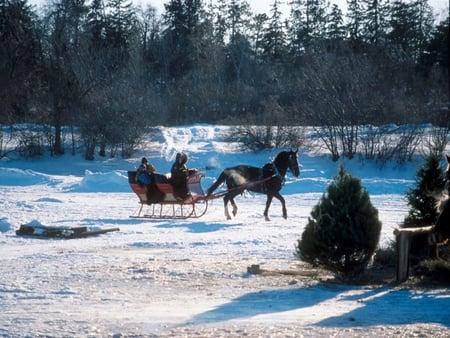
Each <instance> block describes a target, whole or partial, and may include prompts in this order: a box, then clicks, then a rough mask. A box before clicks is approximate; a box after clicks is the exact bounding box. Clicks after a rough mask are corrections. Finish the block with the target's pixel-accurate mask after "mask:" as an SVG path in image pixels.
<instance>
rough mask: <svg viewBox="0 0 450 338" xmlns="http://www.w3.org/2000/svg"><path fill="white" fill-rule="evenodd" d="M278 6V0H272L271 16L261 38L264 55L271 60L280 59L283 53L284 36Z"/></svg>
mask: <svg viewBox="0 0 450 338" xmlns="http://www.w3.org/2000/svg"><path fill="white" fill-rule="evenodd" d="M279 6H280V2H279V0H274V2H273V4H272V9H271V12H272V16H271V17H270V19H269V25H268V28H267V30H266V32H265V34H264V39H263V45H264V47H263V48H264V55H266V57H267V58H268V59H270V60H272V61H280V60H282V59H283V57H284V55H285V40H286V38H285V33H284V30H283V25H282V22H281V12H280V9H279Z"/></svg>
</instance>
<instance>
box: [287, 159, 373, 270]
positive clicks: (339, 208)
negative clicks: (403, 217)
mask: <svg viewBox="0 0 450 338" xmlns="http://www.w3.org/2000/svg"><path fill="white" fill-rule="evenodd" d="M380 232H381V222H380V221H379V219H378V210H377V209H376V208H375V207H373V206H372V204H371V202H370V198H369V193H368V192H367V190H365V189H364V188H363V187H362V186H361V181H360V179H359V178H356V177H353V176H352V175H351V174H349V173H347V172H346V171H345V170H344V167H343V166H341V167H340V170H339V173H338V175H337V176H335V177H334V179H333V181H332V182H331V183H330V185H329V186H328V188H327V194H325V195H324V196H322V199H321V200H320V202H319V203H318V204H317V205H316V206H315V207H314V208H313V210H312V211H311V217H310V218H309V219H308V224H307V225H306V228H305V230H304V232H303V234H302V238H301V240H299V241H298V243H297V247H296V252H295V255H296V257H298V258H300V259H302V260H304V261H306V262H309V263H312V264H314V265H318V266H322V267H324V268H327V269H329V270H331V271H335V272H342V273H344V274H352V273H358V272H360V271H361V270H362V269H364V268H365V267H366V266H367V264H368V263H369V261H370V259H371V257H372V256H373V254H374V252H375V249H376V247H377V245H378V240H379V237H380Z"/></svg>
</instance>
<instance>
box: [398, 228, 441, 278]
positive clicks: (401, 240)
mask: <svg viewBox="0 0 450 338" xmlns="http://www.w3.org/2000/svg"><path fill="white" fill-rule="evenodd" d="M432 228H433V227H432V226H427V227H420V228H402V229H395V230H394V235H395V237H396V242H397V282H403V281H405V280H406V279H407V278H408V270H409V249H410V247H411V239H412V238H413V237H414V236H416V235H420V234H429V233H430V232H431V229H432Z"/></svg>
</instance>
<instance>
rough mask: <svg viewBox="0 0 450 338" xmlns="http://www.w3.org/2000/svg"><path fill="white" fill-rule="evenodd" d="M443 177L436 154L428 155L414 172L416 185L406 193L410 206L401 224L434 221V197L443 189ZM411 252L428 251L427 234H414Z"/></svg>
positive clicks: (415, 225)
mask: <svg viewBox="0 0 450 338" xmlns="http://www.w3.org/2000/svg"><path fill="white" fill-rule="evenodd" d="M444 187H445V177H444V173H443V171H442V168H441V165H440V158H439V157H438V156H437V155H436V154H434V153H433V154H431V155H429V156H428V157H427V158H426V160H425V163H424V165H423V166H422V167H421V168H419V170H418V171H417V173H416V186H415V187H414V188H411V189H410V190H409V191H408V192H407V193H406V198H407V201H408V205H409V207H410V209H409V212H408V215H407V216H406V217H405V220H404V222H403V224H402V227H404V228H411V227H423V226H429V225H432V224H434V223H435V222H436V219H437V216H438V213H437V210H436V198H437V197H439V194H440V193H441V192H442V191H443V190H444ZM411 252H412V253H413V254H416V255H426V254H427V253H428V245H427V236H426V235H422V236H416V237H415V238H413V240H412V242H411Z"/></svg>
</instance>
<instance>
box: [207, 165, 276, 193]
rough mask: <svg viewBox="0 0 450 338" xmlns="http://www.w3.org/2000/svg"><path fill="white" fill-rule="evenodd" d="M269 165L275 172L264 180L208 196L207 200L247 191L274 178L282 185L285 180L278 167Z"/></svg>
mask: <svg viewBox="0 0 450 338" xmlns="http://www.w3.org/2000/svg"><path fill="white" fill-rule="evenodd" d="M270 164H271V165H272V168H273V171H274V172H275V173H274V174H273V175H270V176H267V177H265V178H262V179H259V180H256V181H252V182H247V183H243V184H240V185H237V186H235V187H233V188H230V189H227V190H222V191H218V192H217V193H215V194H211V195H209V197H208V199H214V198H219V197H223V196H225V195H226V194H228V193H229V192H230V191H234V190H241V189H247V188H248V187H252V186H254V185H258V184H263V183H265V182H267V181H269V180H271V179H272V178H274V177H278V178H279V179H280V180H281V183H282V185H284V183H285V178H284V177H283V176H281V174H280V172H279V170H278V167H277V166H276V165H275V163H274V162H270ZM262 168H263V167H261V168H260V170H261V174H262V170H263V169H262ZM261 177H262V175H261Z"/></svg>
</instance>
